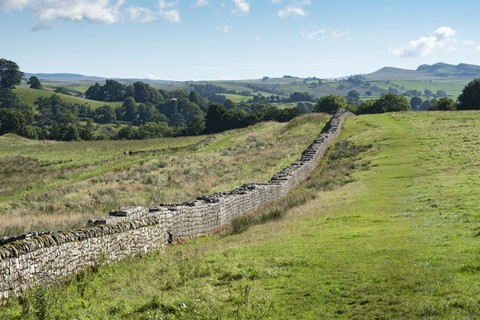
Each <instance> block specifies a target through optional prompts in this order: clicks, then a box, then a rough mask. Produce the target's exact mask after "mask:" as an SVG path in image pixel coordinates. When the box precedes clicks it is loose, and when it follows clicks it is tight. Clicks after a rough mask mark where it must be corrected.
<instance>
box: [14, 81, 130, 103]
mask: <svg viewBox="0 0 480 320" xmlns="http://www.w3.org/2000/svg"><path fill="white" fill-rule="evenodd" d="M13 92H14V93H15V94H16V95H17V97H18V98H19V99H20V100H21V101H23V102H24V103H26V104H28V105H30V106H32V107H35V101H36V100H37V99H38V98H40V97H43V98H49V97H51V96H52V95H53V94H57V95H59V96H60V98H61V99H62V100H63V101H65V102H68V103H72V104H73V103H77V104H88V105H90V107H92V108H93V109H96V108H98V107H100V106H103V105H106V104H107V105H111V106H112V107H114V108H116V107H117V106H121V104H122V103H121V102H103V101H95V100H88V99H84V98H79V97H74V96H70V95H66V94H61V93H55V92H53V91H49V90H35V89H30V88H29V87H27V86H25V85H23V86H19V87H17V88H15V89H14V90H13Z"/></svg>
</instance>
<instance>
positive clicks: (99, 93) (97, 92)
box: [85, 82, 105, 101]
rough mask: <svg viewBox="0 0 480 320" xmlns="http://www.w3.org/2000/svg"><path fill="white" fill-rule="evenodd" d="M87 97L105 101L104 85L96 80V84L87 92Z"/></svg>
mask: <svg viewBox="0 0 480 320" xmlns="http://www.w3.org/2000/svg"><path fill="white" fill-rule="evenodd" d="M85 98H87V99H91V100H98V101H103V100H104V99H105V95H104V93H103V87H102V86H101V85H100V84H99V83H98V82H95V84H94V85H93V86H90V87H89V88H88V89H87V91H86V92H85Z"/></svg>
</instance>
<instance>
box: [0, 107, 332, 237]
mask: <svg viewBox="0 0 480 320" xmlns="http://www.w3.org/2000/svg"><path fill="white" fill-rule="evenodd" d="M327 120H328V117H327V116H326V115H318V114H317V115H307V116H303V117H300V118H297V119H295V120H293V121H291V122H290V123H283V124H281V123H273V122H271V123H261V124H258V125H256V126H253V127H250V128H246V129H242V130H232V131H228V132H224V133H222V134H217V135H214V136H197V137H184V138H165V139H156V140H142V141H91V142H68V143H67V142H52V141H33V140H28V139H24V138H20V137H18V136H15V135H5V136H2V137H0V149H1V150H2V154H1V156H0V180H1V181H2V185H1V186H0V215H1V217H2V219H1V222H0V230H1V234H0V236H5V235H16V234H22V233H25V232H30V231H43V230H49V229H57V230H58V229H65V228H71V227H78V226H84V225H85V223H86V221H87V220H88V219H90V218H94V217H100V216H105V215H106V214H107V212H108V211H109V210H112V209H117V208H118V207H120V206H122V205H134V206H136V205H145V206H148V205H156V204H159V203H173V202H182V201H186V200H191V199H194V198H195V197H197V196H200V195H203V194H209V193H213V192H221V191H228V190H231V189H233V188H235V187H238V186H240V185H242V184H244V183H249V182H265V181H268V180H269V178H270V177H271V176H272V175H273V174H274V173H275V172H277V171H279V170H280V169H282V168H284V167H285V166H287V165H289V164H290V163H292V162H294V161H295V160H296V159H298V158H299V156H300V154H301V152H302V151H303V150H304V149H305V148H306V147H307V146H308V145H309V144H310V143H311V142H312V141H313V139H314V138H315V137H316V136H317V135H318V134H319V132H320V130H321V129H322V128H323V126H324V125H325V123H326V121H327ZM198 143H199V145H198V146H193V145H195V144H198ZM169 148H170V149H169ZM171 148H174V149H171ZM149 150H150V151H149ZM155 150H156V151H155ZM126 151H149V152H143V153H140V154H135V155H126V154H125V153H126Z"/></svg>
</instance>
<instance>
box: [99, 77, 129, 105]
mask: <svg viewBox="0 0 480 320" xmlns="http://www.w3.org/2000/svg"><path fill="white" fill-rule="evenodd" d="M125 93H126V89H125V86H124V85H123V84H121V83H120V82H118V81H115V80H111V79H107V80H106V81H105V85H104V86H103V94H104V101H122V100H124V99H125Z"/></svg>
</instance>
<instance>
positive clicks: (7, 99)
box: [0, 87, 22, 108]
mask: <svg viewBox="0 0 480 320" xmlns="http://www.w3.org/2000/svg"><path fill="white" fill-rule="evenodd" d="M21 105H22V103H21V101H20V100H19V99H18V98H17V96H16V95H15V93H14V92H13V91H12V90H10V89H7V88H2V87H0V108H17V107H19V106H21Z"/></svg>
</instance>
